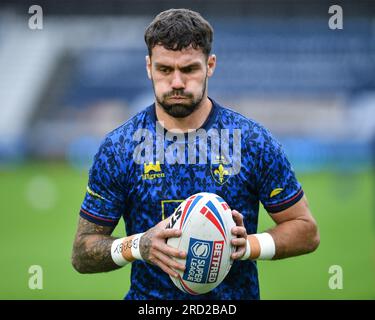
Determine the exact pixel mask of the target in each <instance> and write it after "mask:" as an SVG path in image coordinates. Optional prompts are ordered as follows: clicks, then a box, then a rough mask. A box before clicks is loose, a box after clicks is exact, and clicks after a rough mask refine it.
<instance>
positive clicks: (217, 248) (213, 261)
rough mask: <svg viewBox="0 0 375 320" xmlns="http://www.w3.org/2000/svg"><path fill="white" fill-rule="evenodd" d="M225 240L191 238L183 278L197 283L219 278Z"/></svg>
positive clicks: (210, 281)
mask: <svg viewBox="0 0 375 320" xmlns="http://www.w3.org/2000/svg"><path fill="white" fill-rule="evenodd" d="M223 249H224V241H206V240H200V239H195V238H191V239H190V242H189V251H188V255H187V261H186V269H185V272H184V274H183V277H182V278H183V279H184V280H186V281H191V282H196V283H213V282H215V281H216V280H217V277H218V274H219V269H220V262H221V257H222V255H223Z"/></svg>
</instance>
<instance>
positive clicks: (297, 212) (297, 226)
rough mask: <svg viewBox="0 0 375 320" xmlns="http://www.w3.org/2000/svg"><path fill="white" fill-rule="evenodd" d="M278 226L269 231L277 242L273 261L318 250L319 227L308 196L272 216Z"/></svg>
mask: <svg viewBox="0 0 375 320" xmlns="http://www.w3.org/2000/svg"><path fill="white" fill-rule="evenodd" d="M271 218H272V219H273V221H275V223H276V224H277V225H276V226H275V227H273V228H271V229H269V230H267V231H266V232H268V233H269V234H270V235H271V236H272V238H273V240H274V241H275V246H276V252H275V256H274V257H273V259H283V258H287V257H293V256H298V255H301V254H305V253H309V252H312V251H314V250H316V249H317V248H318V246H319V243H320V236H319V231H318V226H317V224H316V221H315V219H314V217H313V216H312V214H311V212H310V209H309V206H308V202H307V199H306V196H304V197H303V198H302V199H301V200H300V201H298V202H297V203H296V204H294V205H293V206H291V207H290V208H288V209H286V210H283V211H281V212H278V213H273V214H271Z"/></svg>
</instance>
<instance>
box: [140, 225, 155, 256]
mask: <svg viewBox="0 0 375 320" xmlns="http://www.w3.org/2000/svg"><path fill="white" fill-rule="evenodd" d="M154 233H155V229H154V228H151V229H149V230H148V231H147V232H146V233H145V234H144V235H143V236H142V237H141V240H140V242H139V251H140V253H141V256H142V258H143V259H144V260H146V261H148V260H149V257H150V249H151V239H152V237H153V235H154Z"/></svg>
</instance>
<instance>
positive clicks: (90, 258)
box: [72, 218, 120, 273]
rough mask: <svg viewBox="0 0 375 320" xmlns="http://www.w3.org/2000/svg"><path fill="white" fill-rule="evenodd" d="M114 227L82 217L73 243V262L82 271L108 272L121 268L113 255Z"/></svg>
mask: <svg viewBox="0 0 375 320" xmlns="http://www.w3.org/2000/svg"><path fill="white" fill-rule="evenodd" d="M113 229H114V228H113V227H103V226H99V225H97V224H95V223H91V222H89V221H87V220H85V219H83V218H80V220H79V223H78V230H77V235H76V238H75V241H74V245H73V254H72V264H73V266H74V267H75V269H76V270H77V271H79V272H81V273H97V272H107V271H111V270H115V269H118V268H120V267H119V266H118V265H116V264H115V263H114V262H113V260H112V256H111V246H112V242H113V241H114V240H115V239H116V238H114V237H111V236H110V234H111V233H112V231H113Z"/></svg>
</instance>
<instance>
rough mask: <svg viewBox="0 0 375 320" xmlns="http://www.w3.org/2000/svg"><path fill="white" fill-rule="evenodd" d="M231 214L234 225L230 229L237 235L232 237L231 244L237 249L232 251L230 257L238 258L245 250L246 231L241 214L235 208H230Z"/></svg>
mask: <svg viewBox="0 0 375 320" xmlns="http://www.w3.org/2000/svg"><path fill="white" fill-rule="evenodd" d="M232 216H233V220H234V222H235V223H236V226H235V227H233V228H232V230H231V231H232V234H233V235H234V236H237V238H235V239H232V245H234V246H236V247H237V250H236V251H235V252H233V253H232V255H231V258H232V259H233V260H238V259H241V258H242V257H243V255H244V254H245V252H246V242H247V232H246V229H245V226H244V224H243V215H242V214H241V213H239V212H238V211H236V210H232Z"/></svg>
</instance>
